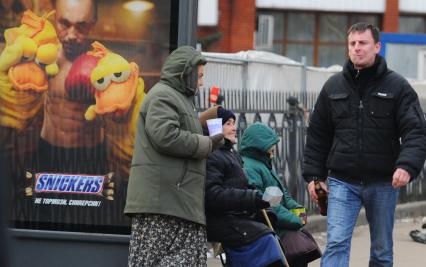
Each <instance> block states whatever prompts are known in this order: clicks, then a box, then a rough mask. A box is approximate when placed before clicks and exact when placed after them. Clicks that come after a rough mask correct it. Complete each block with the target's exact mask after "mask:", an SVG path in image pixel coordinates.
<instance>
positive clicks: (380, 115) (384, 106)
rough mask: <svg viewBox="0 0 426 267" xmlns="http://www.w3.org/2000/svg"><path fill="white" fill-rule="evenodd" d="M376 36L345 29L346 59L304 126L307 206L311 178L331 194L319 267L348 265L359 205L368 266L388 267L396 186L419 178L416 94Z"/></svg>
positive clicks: (372, 30)
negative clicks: (392, 65)
mask: <svg viewBox="0 0 426 267" xmlns="http://www.w3.org/2000/svg"><path fill="white" fill-rule="evenodd" d="M379 34H380V33H379V29H378V28H377V27H375V26H373V25H371V24H367V23H357V24H354V25H352V26H351V28H350V29H349V30H348V51H349V60H348V61H347V62H346V64H345V66H344V68H343V71H342V72H340V73H337V74H335V75H334V76H332V77H331V78H330V79H329V80H328V81H327V82H326V83H325V84H324V87H323V88H322V90H321V93H320V95H319V97H318V99H317V103H316V104H315V108H314V111H313V113H312V116H311V119H310V122H309V128H308V135H307V141H306V149H305V155H304V166H303V176H304V178H305V180H306V182H307V183H308V190H309V193H310V195H311V198H312V200H313V201H318V196H317V194H316V193H315V181H319V182H320V185H321V186H322V187H323V189H325V190H329V199H328V218H327V224H328V234H327V247H326V250H325V252H324V255H323V257H322V261H321V266H325V267H329V266H339V267H344V266H348V265H349V252H350V242H351V237H352V232H353V229H354V226H355V223H356V219H357V217H358V214H359V211H360V208H361V206H362V205H363V206H364V207H365V211H366V216H367V220H368V223H369V226H370V233H371V234H370V236H371V250H370V263H369V266H392V264H393V240H392V232H393V226H394V224H393V222H394V213H395V206H396V202H397V198H398V192H399V188H401V187H403V186H405V185H406V184H407V183H408V182H410V181H411V180H413V179H415V178H416V177H417V175H418V174H419V172H420V170H421V169H422V167H423V164H424V160H425V156H426V136H425V134H426V132H425V129H426V128H425V126H426V122H425V119H424V116H423V111H422V109H421V107H420V104H419V100H418V97H417V94H416V93H415V91H414V90H413V88H412V87H411V86H410V84H409V83H408V82H407V81H406V80H405V79H404V78H403V77H401V76H400V75H399V74H397V73H395V72H393V71H391V70H389V69H388V68H387V66H386V62H385V59H384V58H382V57H381V56H379V55H378V53H379V51H380V47H381V44H380V40H379ZM327 178H328V186H329V188H328V189H327V186H326V185H325V180H326V179H327Z"/></svg>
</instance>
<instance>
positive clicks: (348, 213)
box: [321, 177, 399, 267]
mask: <svg viewBox="0 0 426 267" xmlns="http://www.w3.org/2000/svg"><path fill="white" fill-rule="evenodd" d="M328 181H329V184H328V185H329V196H328V209H327V246H326V248H325V251H324V254H323V256H322V258H321V267H345V266H349V253H350V248H351V239H352V233H353V230H354V227H355V224H356V220H357V218H358V214H359V211H360V209H361V206H362V205H363V206H364V208H365V213H366V217H367V221H368V224H369V227H370V241H371V248H370V262H369V267H376V266H382V267H385V266H386V267H388V266H393V239H392V232H393V226H394V214H395V207H396V202H397V199H398V193H399V189H395V188H393V187H392V184H391V183H390V182H389V183H384V182H381V183H374V184H368V185H360V184H350V183H346V182H343V181H341V180H337V179H335V178H332V177H329V179H328Z"/></svg>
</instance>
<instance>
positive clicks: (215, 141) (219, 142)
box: [210, 134, 225, 151]
mask: <svg viewBox="0 0 426 267" xmlns="http://www.w3.org/2000/svg"><path fill="white" fill-rule="evenodd" d="M210 139H211V140H212V151H214V150H216V149H218V148H221V147H222V146H223V145H224V144H225V138H224V137H223V134H217V135H213V136H210Z"/></svg>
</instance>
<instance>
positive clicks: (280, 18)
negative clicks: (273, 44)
mask: <svg viewBox="0 0 426 267" xmlns="http://www.w3.org/2000/svg"><path fill="white" fill-rule="evenodd" d="M273 16H274V40H282V39H283V37H284V14H283V13H274V14H273Z"/></svg>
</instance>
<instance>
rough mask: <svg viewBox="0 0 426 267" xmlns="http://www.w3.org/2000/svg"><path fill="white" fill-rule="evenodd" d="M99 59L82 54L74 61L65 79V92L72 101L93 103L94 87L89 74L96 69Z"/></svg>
mask: <svg viewBox="0 0 426 267" xmlns="http://www.w3.org/2000/svg"><path fill="white" fill-rule="evenodd" d="M99 59H100V58H99V57H95V56H93V55H88V54H82V55H80V56H79V57H78V58H76V60H74V62H73V64H72V66H71V69H70V71H69V72H68V76H67V78H66V79H65V91H66V93H67V95H68V97H69V98H70V99H72V100H79V101H87V102H93V101H94V99H95V98H94V94H95V90H96V89H95V87H93V85H92V83H91V82H90V74H91V72H92V70H93V69H94V68H95V67H96V65H97V64H98V61H99Z"/></svg>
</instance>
